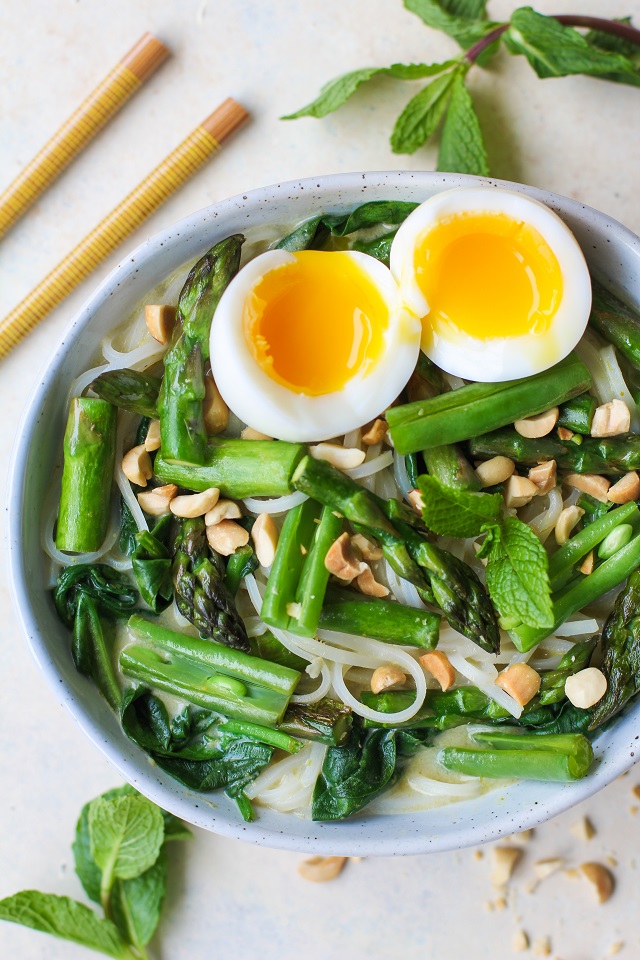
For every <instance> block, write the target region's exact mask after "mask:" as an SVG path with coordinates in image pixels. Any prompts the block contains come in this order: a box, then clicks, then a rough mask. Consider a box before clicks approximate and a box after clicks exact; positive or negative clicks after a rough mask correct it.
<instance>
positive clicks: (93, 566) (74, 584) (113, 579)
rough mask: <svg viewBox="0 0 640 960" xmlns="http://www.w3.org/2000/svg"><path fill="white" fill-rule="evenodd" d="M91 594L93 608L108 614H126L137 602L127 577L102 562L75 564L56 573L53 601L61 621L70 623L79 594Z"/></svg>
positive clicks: (119, 615)
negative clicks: (94, 605)
mask: <svg viewBox="0 0 640 960" xmlns="http://www.w3.org/2000/svg"><path fill="white" fill-rule="evenodd" d="M83 595H86V596H88V597H91V599H92V600H93V601H94V602H95V604H96V606H97V608H98V609H99V610H100V611H101V612H102V613H106V614H108V615H110V616H115V617H128V616H129V614H130V613H131V611H132V610H133V609H134V607H135V606H136V604H137V602H138V592H137V590H136V589H135V587H133V586H132V585H131V582H130V580H129V578H128V577H127V576H126V575H125V574H123V573H119V572H118V571H117V570H114V569H113V567H109V566H107V564H106V563H78V564H71V565H70V566H68V567H65V568H64V570H62V571H61V572H60V575H59V576H58V582H57V583H56V586H55V588H54V591H53V602H54V603H55V606H56V611H57V613H58V616H59V617H60V619H61V620H62V622H63V623H64V624H65V625H66V626H67V627H72V626H73V621H74V619H75V616H76V611H77V608H78V601H79V600H80V597H81V596H83Z"/></svg>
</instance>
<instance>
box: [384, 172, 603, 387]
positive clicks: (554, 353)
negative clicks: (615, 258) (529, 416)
mask: <svg viewBox="0 0 640 960" xmlns="http://www.w3.org/2000/svg"><path fill="white" fill-rule="evenodd" d="M470 212H478V213H480V212H495V213H504V214H506V215H507V216H510V217H512V218H514V219H516V220H522V221H523V222H525V223H527V224H529V225H530V226H532V227H534V228H535V229H536V230H537V231H538V233H539V234H540V235H541V236H542V237H543V238H544V240H546V242H547V244H548V245H549V247H550V248H551V250H552V251H553V253H554V254H555V256H556V258H557V260H558V263H559V266H560V271H561V274H562V281H563V291H562V298H561V301H560V304H559V306H558V309H557V310H556V313H555V314H554V316H553V318H552V320H551V323H550V325H549V328H548V330H547V331H546V332H545V333H543V334H533V333H526V334H522V335H520V336H515V337H493V338H490V339H486V340H484V339H479V338H477V337H473V336H471V335H470V334H467V333H465V332H463V331H456V333H455V338H453V337H452V338H451V339H449V338H447V336H446V335H445V334H446V332H443V331H442V330H434V331H433V333H432V334H431V332H430V337H429V339H430V341H431V342H429V343H428V346H427V347H426V350H425V352H426V353H427V356H428V357H429V358H430V359H431V360H433V362H434V363H436V364H437V365H438V366H439V367H441V368H442V369H443V370H445V371H446V372H447V373H451V374H454V375H455V376H458V377H463V378H464V379H466V380H480V381H483V382H497V381H502V380H512V379H517V378H519V377H526V376H530V375H531V374H534V373H539V372H541V371H542V370H546V369H548V368H549V367H551V366H553V365H554V364H556V363H558V362H559V361H560V360H562V358H563V357H566V356H567V354H569V353H570V352H571V350H573V348H574V347H575V345H576V344H577V343H578V341H579V340H580V338H581V337H582V335H583V333H584V330H585V327H586V325H587V322H588V320H589V313H590V310H591V278H590V276H589V269H588V267H587V264H586V261H585V258H584V255H583V253H582V250H581V249H580V246H579V244H578V241H577V240H576V238H575V237H574V235H573V234H572V233H571V231H570V230H569V228H568V227H567V226H566V224H565V223H564V222H563V221H562V220H561V219H560V217H559V216H557V214H555V213H554V212H553V211H552V210H550V209H549V207H547V206H545V205H544V204H543V203H539V202H538V201H537V200H532V199H531V198H529V197H525V196H522V195H521V194H518V193H514V192H513V191H511V190H502V189H499V188H496V187H490V186H486V187H461V188H456V189H454V190H447V191H445V192H443V193H439V194H436V195H435V196H434V197H431V198H430V199H429V200H426V201H425V202H424V203H422V204H420V206H419V207H417V208H416V209H415V210H414V211H413V212H412V213H411V214H410V215H409V216H408V217H407V219H406V220H405V221H404V223H403V224H402V225H401V227H400V229H399V230H398V232H397V234H396V236H395V238H394V240H393V243H392V245H391V259H390V266H391V272H392V274H393V276H394V277H395V279H396V281H397V283H398V285H399V288H400V297H401V300H402V303H403V304H404V306H405V307H406V308H407V309H408V310H409V311H411V313H413V314H414V316H416V317H419V318H423V317H426V318H427V319H426V321H425V322H426V323H427V324H428V322H429V320H428V314H429V304H428V303H427V301H426V298H425V295H424V293H423V292H422V290H421V289H420V287H419V286H418V282H417V278H416V275H415V271H414V252H415V249H416V247H417V246H418V245H419V243H420V240H421V238H422V237H423V236H424V234H425V233H426V232H427V231H428V230H429V229H431V228H432V227H434V226H435V224H437V223H438V222H439V221H441V220H443V219H444V218H445V217H450V216H452V215H454V214H461V213H470Z"/></svg>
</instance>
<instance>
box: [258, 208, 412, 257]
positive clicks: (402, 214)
mask: <svg viewBox="0 0 640 960" xmlns="http://www.w3.org/2000/svg"><path fill="white" fill-rule="evenodd" d="M417 206H418V204H417V203H409V202H408V201H405V200H372V201H370V202H369V203H363V204H361V206H359V207H356V209H355V210H353V211H352V212H351V213H349V214H345V215H343V214H331V213H329V214H322V215H321V216H319V217H312V218H311V219H310V220H305V221H304V222H303V223H301V224H300V225H299V226H297V227H296V228H295V230H293V231H292V232H291V233H289V234H287V236H286V237H283V238H282V240H281V241H280V242H279V243H278V244H277V249H279V250H288V251H289V252H290V253H297V252H298V251H300V250H318V249H322V248H323V247H324V246H325V245H326V242H327V240H328V239H329V238H330V237H331V236H334V237H346V236H350V235H351V234H354V233H355V234H357V233H358V232H359V231H361V230H364V231H367V232H366V233H365V237H366V239H359V238H357V237H356V239H355V240H354V241H353V242H352V249H353V250H361V251H362V252H363V253H368V254H370V255H371V256H375V257H376V258H377V259H379V260H384V261H385V262H388V259H389V251H390V248H391V241H392V240H393V238H394V237H395V235H396V231H395V230H393V231H391V233H386V234H384V236H381V237H377V238H374V239H371V236H370V231H371V229H372V228H374V229H375V228H380V227H383V226H391V225H393V226H397V225H398V224H400V223H402V222H403V220H406V218H407V217H408V216H409V214H410V213H411V212H412V211H413V210H415V208H416V207H417ZM378 244H380V248H379V249H378V247H377V245H378Z"/></svg>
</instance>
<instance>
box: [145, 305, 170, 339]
mask: <svg viewBox="0 0 640 960" xmlns="http://www.w3.org/2000/svg"><path fill="white" fill-rule="evenodd" d="M144 319H145V323H146V324H147V330H148V331H149V333H150V334H151V336H152V337H153V339H154V340H157V341H158V343H168V342H169V340H170V339H171V334H172V333H173V328H174V326H175V322H176V308H175V307H171V306H169V304H168V303H148V304H147V305H146V306H145V308H144Z"/></svg>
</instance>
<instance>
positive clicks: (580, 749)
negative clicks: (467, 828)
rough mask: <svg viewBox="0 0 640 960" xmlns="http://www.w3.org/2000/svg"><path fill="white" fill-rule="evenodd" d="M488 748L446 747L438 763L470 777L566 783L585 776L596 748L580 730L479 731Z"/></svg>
mask: <svg viewBox="0 0 640 960" xmlns="http://www.w3.org/2000/svg"><path fill="white" fill-rule="evenodd" d="M474 740H476V741H478V743H481V744H487V746H488V747H489V749H488V750H470V749H464V748H460V747H445V748H444V749H443V750H440V752H439V753H438V760H439V762H440V763H441V764H442V765H443V766H445V767H446V768H447V769H448V770H455V771H456V772H457V773H462V774H465V775H466V776H468V777H492V778H493V777H497V778H499V779H501V778H503V777H505V778H509V777H518V778H519V779H522V780H545V781H556V782H561V783H566V782H568V781H571V780H579V779H581V778H582V777H584V776H586V775H587V773H588V772H589V768H590V767H591V764H592V762H593V748H592V747H591V744H590V743H589V741H588V740H587V738H586V737H585V736H583V734H581V733H566V734H549V733H530V734H526V733H502V732H499V733H498V732H496V733H493V732H491V733H476V734H475V735H474Z"/></svg>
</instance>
